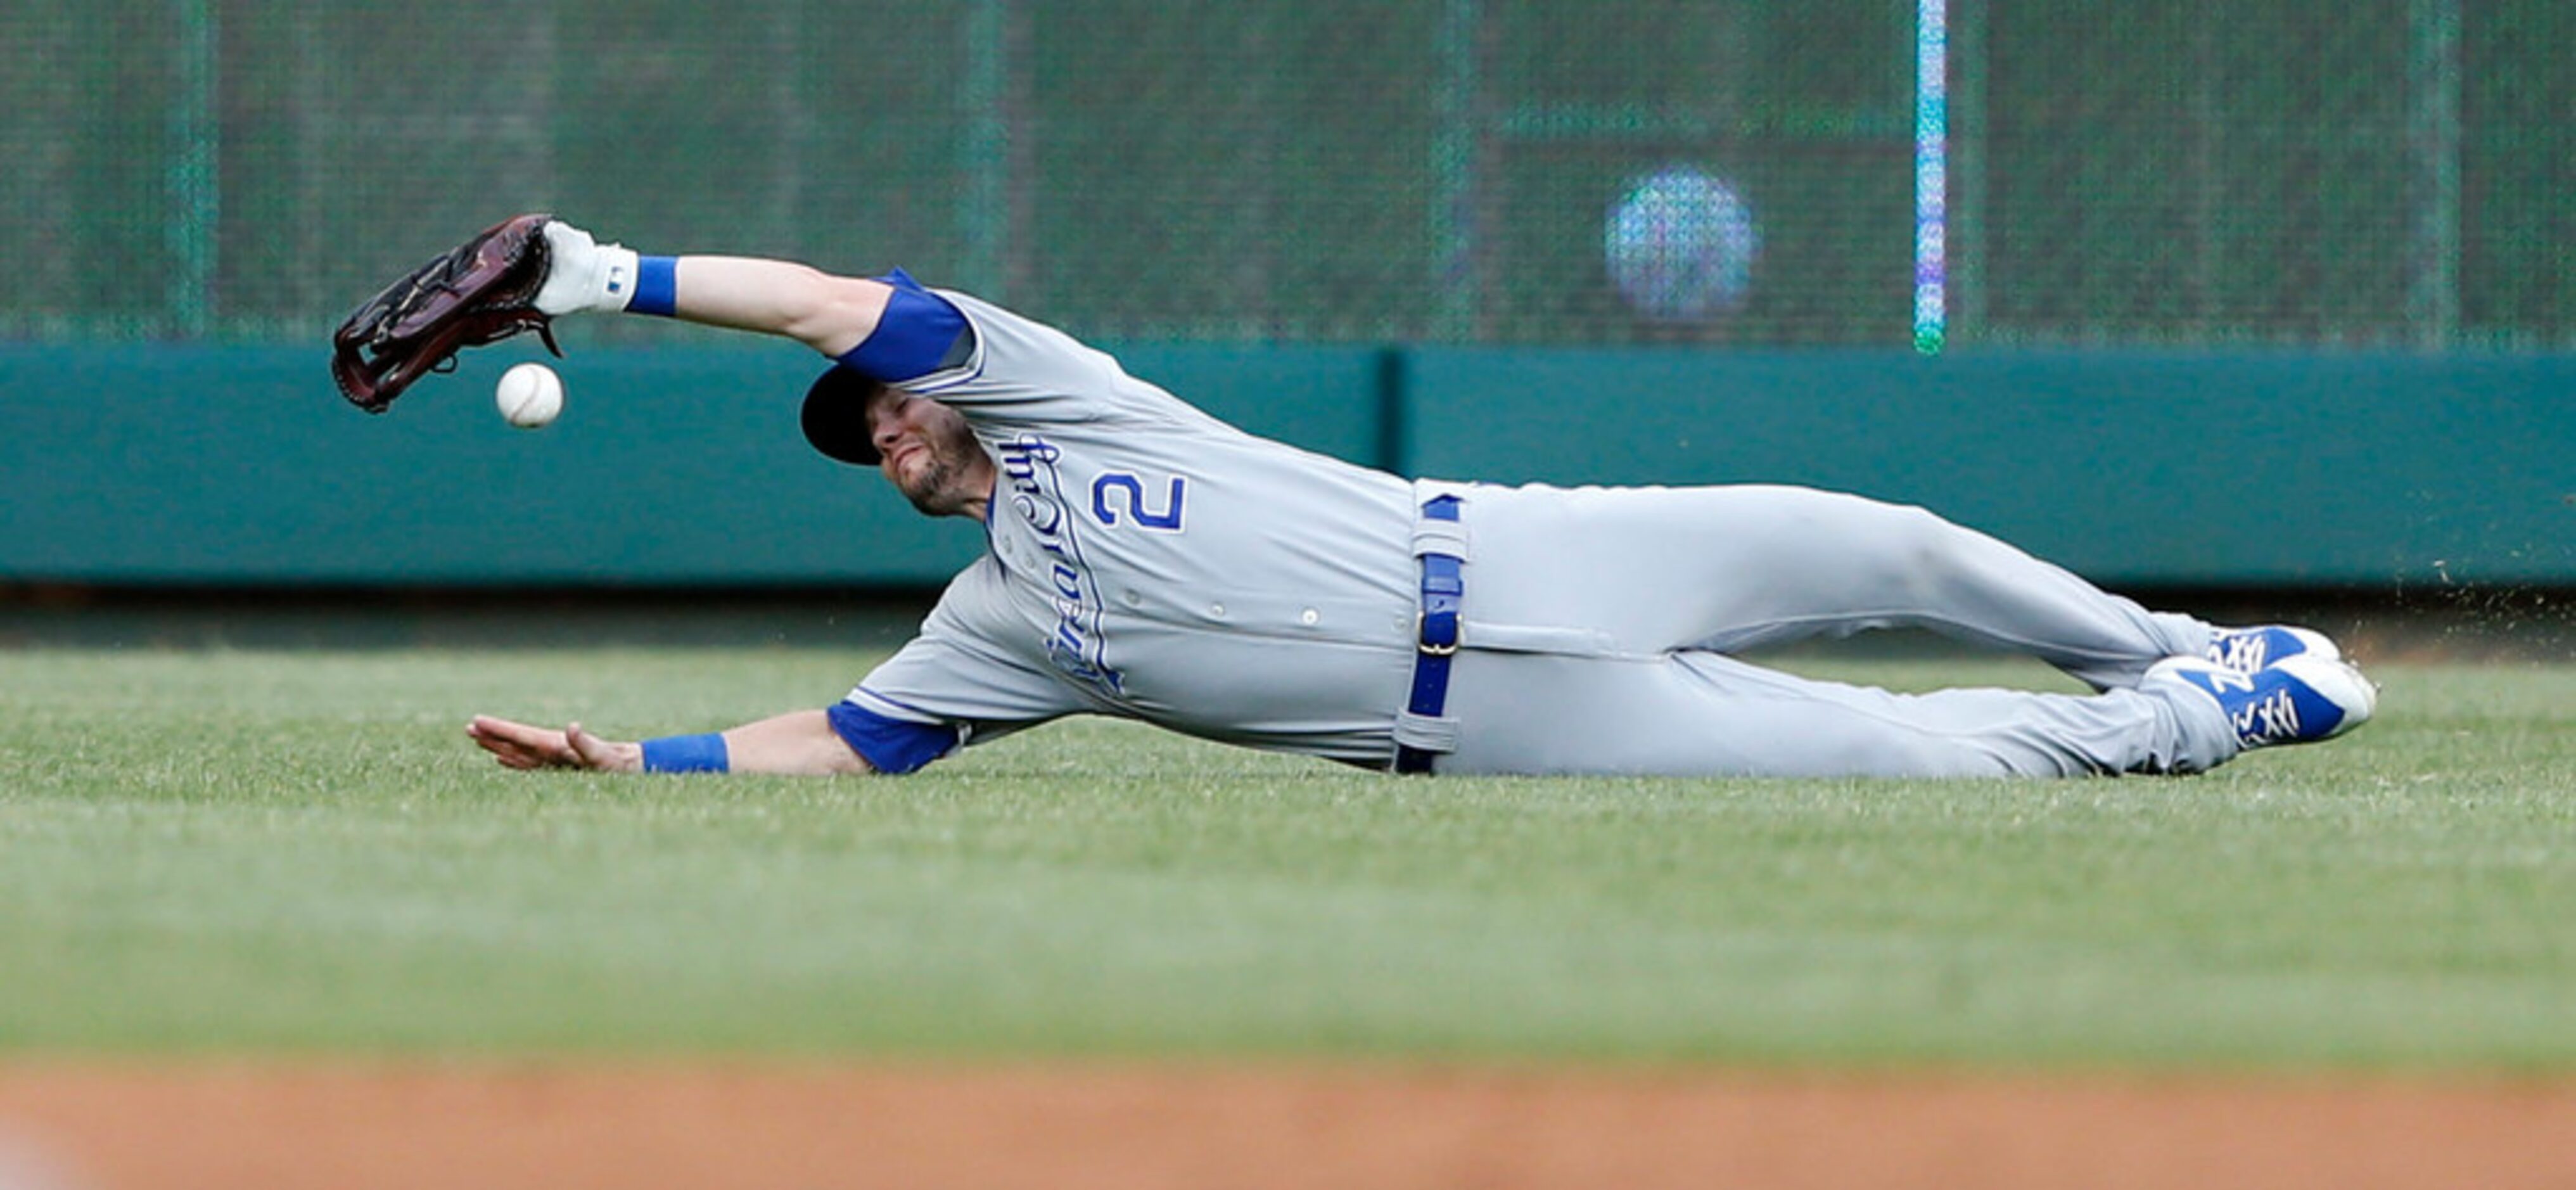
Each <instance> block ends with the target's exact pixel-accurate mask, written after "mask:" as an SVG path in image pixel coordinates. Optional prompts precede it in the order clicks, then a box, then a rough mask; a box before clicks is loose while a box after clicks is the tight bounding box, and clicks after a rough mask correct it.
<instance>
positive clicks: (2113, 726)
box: [1438, 651, 2244, 777]
mask: <svg viewBox="0 0 2576 1190" xmlns="http://www.w3.org/2000/svg"><path fill="white" fill-rule="evenodd" d="M1450 700H1451V707H1452V709H1453V711H1454V713H1456V714H1457V715H1458V717H1459V720H1460V723H1461V733H1460V746H1459V750H1458V751H1457V753H1456V754H1455V755H1452V756H1447V757H1443V758H1442V759H1441V760H1440V762H1439V765H1438V769H1439V771H1441V772H1444V773H1533V774H1546V773H1622V774H1639V775H1670V776H1748V777H1842V776H1883V777H2009V776H2025V777H2067V776H2084V775H2091V774H2102V773H2123V772H2139V773H2149V772H2196V771H2200V770H2203V769H2207V768H2210V767H2212V766H2214V765H2217V764H2220V763H2222V762H2224V761H2226V760H2228V759H2229V758H2230V757H2233V756H2235V755H2236V754H2237V752H2238V751H2239V750H2240V749H2241V748H2242V747H2243V746H2244V745H2243V742H2242V741H2241V740H2240V739H2239V736H2238V734H2237V732H2236V731H2235V730H2234V728H2233V726H2232V724H2231V722H2230V720H2229V715H2228V713H2227V712H2226V710H2225V709H2224V708H2223V707H2222V705H2221V704H2220V702H2219V701H2217V700H2216V699H2215V698H2213V697H2211V696H2210V695H2209V694H2208V693H2206V692H2205V691H2203V690H2201V689H2199V688H2196V687H2193V686H2190V685H2187V684H2185V683H2183V682H2181V681H2179V680H2175V681H2162V680H2159V681H2150V682H2148V683H2146V684H2145V685H2143V686H2142V687H2141V688H2139V689H2136V690H2113V691H2110V692H2108V693H2104V694H2095V695H2068V694H2040V693H2032V692H2028V691H2018V690H1991V689H1979V690H1943V691H1936V692H1933V693H1929V694H1915V695H1905V694H1895V693H1891V692H1889V691H1886V690H1880V689H1874V688H1870V687H1862V686H1850V685H1844V684H1841V683H1835V682H1823V681H1815V680H1811V679H1807V678H1801V677H1797V676H1794V675H1791V674H1786V673H1782V672H1779V671H1777V670H1771V669H1765V668H1763V667H1760V666H1756V665H1752V664H1749V663H1747V662H1743V661H1738V660H1735V659H1733V658H1729V657H1725V656H1721V655H1718V654H1713V653H1701V652H1685V653H1678V654H1673V655H1671V656H1669V657H1666V658H1663V659H1660V660H1648V659H1636V660H1624V659H1613V658H1587V657H1567V656H1556V655H1544V654H1530V653H1520V654H1511V653H1482V652H1475V651H1470V652H1468V653H1466V654H1462V655H1461V657H1460V659H1459V665H1458V669H1457V672H1456V674H1455V676H1454V677H1453V680H1452V683H1451V687H1450Z"/></svg>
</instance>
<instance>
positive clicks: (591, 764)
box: [465, 715, 644, 773]
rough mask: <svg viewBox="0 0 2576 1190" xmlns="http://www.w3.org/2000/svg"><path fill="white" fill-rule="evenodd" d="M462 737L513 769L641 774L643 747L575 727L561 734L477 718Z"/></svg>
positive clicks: (578, 725)
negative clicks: (466, 737) (581, 770)
mask: <svg viewBox="0 0 2576 1190" xmlns="http://www.w3.org/2000/svg"><path fill="white" fill-rule="evenodd" d="M465 734H466V735H467V736H468V737H471V738H472V739H473V741H474V742H475V743H476V744H479V745H481V746H482V748H483V750H484V751H486V752H489V753H491V754H492V758H493V759H494V760H497V761H500V762H501V766H502V767H503V768H513V769H590V770H593V771H596V772H603V773H640V772H642V771H644V746H643V745H642V744H637V743H630V742H626V741H622V740H603V739H601V738H599V737H598V736H595V735H592V734H591V733H589V732H587V731H584V730H582V728H581V724H578V723H575V724H572V725H570V726H568V727H566V728H564V729H563V730H562V731H556V730H554V729H553V728H550V727H535V726H531V725H529V724H526V723H517V722H513V721H511V720H508V719H496V718H494V717H492V716H490V715H476V716H475V717H474V721H473V722H471V723H468V724H466V725H465Z"/></svg>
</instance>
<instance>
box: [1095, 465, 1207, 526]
mask: <svg viewBox="0 0 2576 1190" xmlns="http://www.w3.org/2000/svg"><path fill="white" fill-rule="evenodd" d="M1111 492H1125V493H1127V499H1126V500H1125V501H1123V502H1122V503H1124V504H1125V505H1126V506H1127V517H1128V519H1130V520H1133V521H1135V522H1136V523H1137V524H1138V525H1141V526H1143V527H1145V528H1148V529H1160V530H1162V531H1164V532H1166V533H1178V532H1180V531H1181V498H1182V497H1183V496H1185V495H1187V494H1188V492H1189V480H1188V479H1186V478H1184V477H1182V476H1178V475H1175V476H1173V477H1172V486H1171V488H1170V489H1169V491H1168V492H1167V493H1166V494H1165V495H1164V497H1163V509H1162V511H1160V512H1156V511H1155V510H1153V509H1151V508H1148V507H1146V506H1145V481H1143V480H1141V479H1138V478H1136V477H1135V476H1133V475H1130V474H1128V473H1127V472H1124V471H1106V472H1102V473H1101V476H1100V478H1098V479H1095V480H1092V481H1091V515H1092V516H1093V517H1095V518H1097V519H1098V520H1099V521H1100V523H1101V524H1104V525H1115V524H1117V523H1118V511H1117V510H1116V509H1113V508H1111V507H1110V506H1109V505H1110V500H1109V494H1110V493H1111Z"/></svg>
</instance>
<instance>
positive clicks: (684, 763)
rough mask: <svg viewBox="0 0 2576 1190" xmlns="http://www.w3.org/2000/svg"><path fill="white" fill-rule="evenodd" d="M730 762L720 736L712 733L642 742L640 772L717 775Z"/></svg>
mask: <svg viewBox="0 0 2576 1190" xmlns="http://www.w3.org/2000/svg"><path fill="white" fill-rule="evenodd" d="M732 763H733V758H732V756H731V755H730V754H729V753H727V752H726V750H725V741H724V737H723V736H720V735H716V734H714V733H712V732H710V733H708V734H706V735H666V736H663V737H662V738H660V739H658V740H646V741H644V771H645V772H648V773H721V772H724V771H725V770H727V769H728V768H731V767H732Z"/></svg>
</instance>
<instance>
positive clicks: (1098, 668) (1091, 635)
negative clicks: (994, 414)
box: [996, 434, 1125, 696]
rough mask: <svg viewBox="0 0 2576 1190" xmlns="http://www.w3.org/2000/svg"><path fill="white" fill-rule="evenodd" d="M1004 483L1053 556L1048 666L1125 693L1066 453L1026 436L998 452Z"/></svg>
mask: <svg viewBox="0 0 2576 1190" xmlns="http://www.w3.org/2000/svg"><path fill="white" fill-rule="evenodd" d="M996 453H997V454H998V455H999V456H1000V459H1001V464H1002V481H1003V482H1004V483H1006V484H1008V485H1009V486H1010V491H1011V510H1012V511H1014V512H1016V513H1018V514H1019V515H1020V519H1021V520H1023V521H1026V522H1028V526H1029V529H1030V530H1031V531H1032V532H1034V533H1036V534H1037V539H1038V548H1039V549H1042V550H1044V551H1046V554H1047V566H1048V571H1049V573H1048V575H1047V585H1048V587H1049V589H1050V591H1051V593H1052V594H1053V596H1054V599H1055V617H1056V618H1055V630H1054V631H1053V633H1051V634H1050V635H1049V636H1048V637H1047V660H1049V661H1051V662H1053V663H1054V664H1055V667H1056V668H1057V669H1060V670H1063V671H1064V672H1065V673H1066V674H1068V675H1070V676H1072V677H1073V678H1075V679H1076V680H1078V681H1082V682H1086V683H1089V684H1090V685H1092V686H1095V687H1097V688H1099V689H1100V690H1101V691H1103V692H1105V693H1108V694H1110V695H1113V696H1115V695H1118V694H1120V693H1122V688H1123V687H1124V685H1125V679H1123V678H1122V677H1120V676H1119V673H1118V671H1117V669H1115V668H1113V667H1112V666H1111V665H1110V664H1109V662H1108V660H1107V657H1106V654H1107V648H1108V646H1107V642H1105V641H1104V640H1102V639H1101V631H1100V627H1101V626H1100V619H1101V615H1102V613H1103V612H1104V611H1105V610H1106V609H1105V608H1104V607H1103V605H1102V604H1101V601H1100V584H1099V582H1098V580H1096V579H1094V578H1093V577H1092V574H1091V567H1090V565H1089V564H1088V563H1086V562H1084V561H1083V559H1082V543H1081V542H1080V541H1079V540H1077V539H1076V538H1075V536H1074V532H1073V527H1074V520H1073V518H1072V517H1070V516H1068V515H1066V510H1067V509H1068V508H1069V507H1070V504H1069V502H1068V501H1066V500H1065V498H1064V477H1063V476H1062V475H1061V474H1059V473H1058V472H1057V470H1056V460H1058V459H1060V458H1063V457H1064V451H1063V450H1062V449H1060V448H1058V447H1057V446H1056V445H1055V444H1054V443H1052V442H1049V441H1047V440H1046V439H1044V438H1041V437H1038V436H1037V435H1035V434H1022V435H1020V436H1019V437H1017V438H1014V439H1011V440H1010V441H1007V442H1003V443H1001V444H999V445H998V446H997V447H996Z"/></svg>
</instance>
